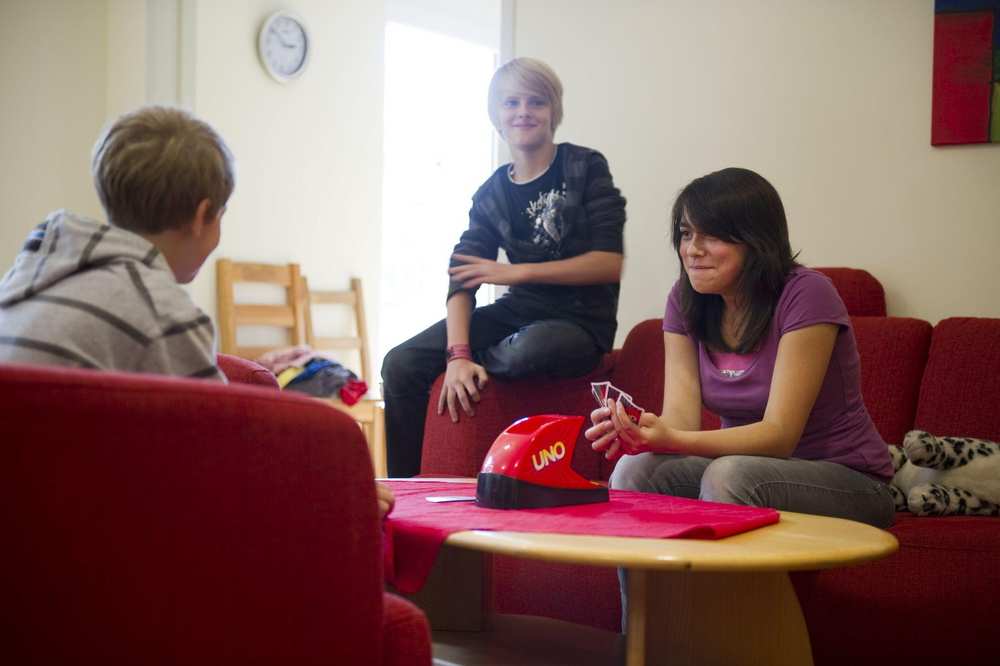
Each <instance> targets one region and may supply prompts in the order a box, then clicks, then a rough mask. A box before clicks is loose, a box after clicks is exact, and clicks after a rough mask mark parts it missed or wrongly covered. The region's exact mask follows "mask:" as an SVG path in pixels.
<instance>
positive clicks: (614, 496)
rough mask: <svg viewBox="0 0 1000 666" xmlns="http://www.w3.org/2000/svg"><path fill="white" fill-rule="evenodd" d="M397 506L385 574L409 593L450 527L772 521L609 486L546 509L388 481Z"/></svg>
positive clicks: (719, 525)
mask: <svg viewBox="0 0 1000 666" xmlns="http://www.w3.org/2000/svg"><path fill="white" fill-rule="evenodd" d="M387 483H388V484H389V485H390V486H392V491H393V492H394V493H395V494H396V506H395V508H393V510H392V513H391V514H389V517H388V518H386V521H385V576H386V580H387V581H388V582H390V583H392V584H393V585H395V586H396V588H397V589H398V590H400V591H401V592H405V593H408V594H412V593H413V592H416V591H417V590H419V589H420V588H421V587H422V586H423V584H424V582H425V581H426V580H427V575H428V574H429V573H430V570H431V567H432V566H433V565H434V560H435V559H437V554H438V551H439V550H440V548H441V544H442V543H444V540H445V539H446V538H447V537H448V535H449V534H451V533H452V532H461V531H463V530H498V531H511V532H547V533H550V534H588V535H596V536H620V537H642V538H646V539H665V538H671V537H683V538H686V539H721V538H723V537H727V536H730V535H732V534H738V533H740V532H746V531H749V530H752V529H755V528H757V527H762V526H764V525H770V524H772V523H776V522H778V519H779V514H778V512H777V511H776V510H774V509H759V508H756V507H748V506H737V505H734V504H719V503H716V502H702V501H699V500H690V499H683V498H680V497H669V496H667V495H655V494H652V493H637V492H629V491H624V490H612V491H611V500H610V501H609V502H600V503H597V504H577V505H575V506H560V507H553V508H550V509H522V510H502V509H486V508H483V507H480V506H477V505H476V503H475V502H449V503H434V502H428V501H427V497H431V496H435V495H470V496H474V495H475V494H476V486H475V484H474V483H448V482H440V481H437V482H433V481H431V482H428V481H389V482H387Z"/></svg>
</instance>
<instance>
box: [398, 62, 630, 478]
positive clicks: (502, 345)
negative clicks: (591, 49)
mask: <svg viewBox="0 0 1000 666" xmlns="http://www.w3.org/2000/svg"><path fill="white" fill-rule="evenodd" d="M488 112H489V116H490V120H491V121H492V123H493V126H494V127H495V128H496V130H497V132H498V133H499V134H500V137H501V138H502V139H503V140H504V141H505V142H506V143H507V147H508V148H509V149H510V154H511V158H512V160H511V163H510V164H506V165H504V166H502V167H500V168H499V169H497V170H496V172H494V173H493V175H492V176H490V177H489V178H488V179H487V180H486V182H485V183H483V185H482V186H481V187H480V188H479V190H478V191H477V192H476V193H475V194H474V195H473V197H472V209H471V210H470V211H469V228H468V229H467V230H466V231H465V232H464V233H463V234H462V237H461V239H460V240H459V242H458V244H457V245H456V246H455V249H454V252H453V254H452V257H451V266H450V268H449V271H448V272H449V274H450V276H451V281H450V285H449V287H448V296H447V318H446V319H445V320H443V321H441V322H438V323H437V324H435V325H434V326H431V327H430V328H428V329H427V330H425V331H424V332H423V333H419V334H418V335H416V336H414V337H413V338H411V339H410V340H408V341H406V342H404V343H402V344H401V345H399V346H398V347H396V348H395V349H393V350H392V351H390V352H389V354H388V355H386V358H385V362H384V364H383V366H382V379H383V388H384V393H385V409H386V439H387V447H388V458H389V476H412V475H414V474H417V473H418V472H419V471H420V458H421V448H422V444H423V433H424V415H425V413H426V411H427V406H428V400H429V397H430V396H429V393H430V387H431V384H432V383H433V382H434V380H435V379H436V378H437V376H438V375H439V374H441V372H442V371H444V373H445V379H444V385H443V387H442V391H441V394H440V396H439V398H438V401H437V413H438V414H439V415H441V414H443V413H444V412H445V411H447V412H448V415H449V416H450V418H451V420H452V421H458V419H459V415H460V413H462V412H464V413H465V414H466V415H468V416H472V415H473V414H474V413H475V403H476V402H478V401H479V399H480V391H481V390H482V389H483V387H484V386H485V385H486V382H487V380H488V378H489V377H490V376H493V377H499V378H501V379H518V378H524V377H534V376H543V377H544V376H549V377H575V376H580V375H584V374H586V373H587V372H590V371H591V370H593V368H594V367H595V366H596V365H597V364H598V362H599V361H600V359H601V355H602V354H603V353H604V352H607V351H609V350H610V349H611V345H612V343H613V341H614V337H615V329H616V327H617V320H616V316H617V310H618V288H619V280H620V278H621V271H622V263H623V242H622V230H623V227H624V224H625V199H624V198H623V197H622V196H621V193H620V192H619V191H618V188H616V187H615V184H614V182H613V180H612V178H611V172H610V170H609V168H608V162H607V160H606V159H605V158H604V156H603V155H601V153H599V152H597V151H596V150H593V149H591V148H585V147H583V146H576V145H573V144H571V143H559V144H556V143H555V140H554V135H555V131H556V128H557V127H558V126H559V123H560V122H561V121H562V115H563V108H562V83H561V82H560V81H559V77H557V76H556V74H555V72H553V71H552V69H551V68H550V67H549V66H548V65H546V64H545V63H543V62H541V61H539V60H535V59H532V58H515V59H514V60H511V61H510V62H508V63H506V64H505V65H503V66H502V67H500V68H499V69H498V70H497V71H496V73H495V74H494V75H493V80H492V82H491V83H490V88H489V94H488ZM501 248H502V249H503V250H504V252H505V253H506V255H507V258H508V260H509V263H501V262H498V261H497V257H498V250H499V249H501ZM482 284H496V285H505V286H509V287H510V289H509V290H508V292H507V293H506V294H505V295H504V296H503V297H502V298H500V299H499V300H498V301H497V302H496V303H493V304H491V305H486V306H484V307H480V308H477V307H475V300H474V296H475V292H476V290H477V289H478V288H479V286H480V285H482Z"/></svg>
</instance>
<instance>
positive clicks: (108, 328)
mask: <svg viewBox="0 0 1000 666" xmlns="http://www.w3.org/2000/svg"><path fill="white" fill-rule="evenodd" d="M0 363H32V364H41V365H68V366H75V367H81V368H93V369H100V370H117V371H123V372H147V373H155V374H162V375H177V376H182V377H202V378H208V379H215V380H218V381H225V377H224V376H223V375H222V373H221V372H220V371H219V369H218V367H217V366H216V362H215V329H214V328H213V326H212V322H211V320H210V319H209V318H208V316H207V315H206V314H205V313H204V312H202V311H201V310H200V309H198V307H197V306H196V305H195V304H194V302H193V301H192V300H191V298H190V296H188V294H187V292H185V291H184V290H183V289H182V288H181V287H180V285H178V284H177V281H176V280H175V279H174V275H173V273H172V272H171V270H170V266H169V265H167V261H166V259H165V258H164V257H163V255H162V254H160V252H159V250H157V249H156V248H155V247H154V246H153V245H152V244H151V243H150V242H149V241H147V240H146V239H144V238H143V237H141V236H139V235H137V234H134V233H132V232H130V231H126V230H125V229H121V228H119V227H114V226H111V225H108V224H101V223H99V222H96V221H94V220H90V219H86V218H83V217H79V216H77V215H74V214H73V213H70V212H68V211H65V210H58V211H56V212H54V213H51V214H50V215H49V216H48V218H46V220H45V221H44V222H42V223H41V224H40V225H38V226H37V227H36V228H35V229H33V230H32V232H31V233H30V234H29V235H28V239H27V240H26V241H25V244H24V247H23V248H22V250H21V253H20V254H19V255H18V256H17V259H16V261H15V262H14V267H13V268H11V269H10V271H8V272H7V275H6V276H4V278H3V281H2V282H0Z"/></svg>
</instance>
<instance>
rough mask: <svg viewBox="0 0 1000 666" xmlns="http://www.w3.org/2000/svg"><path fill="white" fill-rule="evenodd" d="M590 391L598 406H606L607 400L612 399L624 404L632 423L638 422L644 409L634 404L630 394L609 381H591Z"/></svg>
mask: <svg viewBox="0 0 1000 666" xmlns="http://www.w3.org/2000/svg"><path fill="white" fill-rule="evenodd" d="M590 392H591V393H592V394H593V396H594V400H596V401H597V404H598V406H599V407H607V405H608V400H614V401H615V402H617V403H618V404H620V405H622V406H624V407H625V413H626V414H628V417H629V418H630V419H631V420H632V422H633V423H639V418H640V417H641V416H642V414H643V412H644V411H645V410H644V409H643V408H642V407H639V406H638V405H637V404H635V401H634V400H633V399H632V396H630V395H629V394H628V393H626V392H625V391H623V390H621V389H620V388H618V387H617V386H615V385H614V384H612V383H611V382H591V383H590Z"/></svg>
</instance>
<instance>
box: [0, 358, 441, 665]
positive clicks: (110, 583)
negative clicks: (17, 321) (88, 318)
mask: <svg viewBox="0 0 1000 666" xmlns="http://www.w3.org/2000/svg"><path fill="white" fill-rule="evenodd" d="M234 363H235V362H233V363H230V362H229V360H227V359H220V365H222V367H223V368H224V370H226V371H227V372H232V373H233V374H230V377H233V378H235V377H236V375H237V374H238V373H237V372H236V371H235V370H234V369H233V366H234ZM240 365H243V364H235V366H240ZM251 365H252V364H251ZM227 366H228V367H227ZM237 369H238V368H237ZM243 370H247V371H249V375H248V376H249V377H250V378H253V375H255V374H256V373H255V371H254V369H253V368H252V367H243ZM263 379H264V378H263V377H262V376H258V377H257V380H260V381H263ZM272 383H273V382H272ZM0 434H2V437H0V442H2V447H3V448H2V450H3V463H2V464H0V526H2V527H3V532H4V534H5V535H6V538H5V539H4V543H5V547H4V548H3V549H2V550H0V572H2V573H0V581H2V589H3V590H4V601H3V604H2V608H3V610H2V619H0V626H2V627H3V645H4V648H3V653H4V657H5V660H7V661H8V662H9V663H19V664H33V663H34V664H49V663H76V662H84V663H87V662H100V663H146V664H155V663H171V664H176V663H190V664H196V663H205V664H218V663H247V662H253V663H259V664H269V663H275V664H278V663H281V664H291V663H302V664H306V663H324V664H376V665H377V664H398V665H403V664H406V665H409V664H420V663H423V664H430V661H431V658H430V638H429V631H428V627H427V622H426V618H425V617H424V616H423V614H422V613H421V612H420V611H419V610H417V609H416V608H415V607H414V606H412V605H411V604H409V602H406V601H405V600H402V599H399V598H398V597H392V596H390V595H385V594H384V592H383V583H382V571H381V536H380V526H379V522H378V518H377V515H376V504H375V495H374V483H373V476H372V467H371V462H370V460H369V457H368V452H367V448H366V447H365V443H364V441H363V438H362V435H361V432H360V430H359V429H358V428H357V426H356V425H355V424H354V422H353V421H351V419H350V418H348V417H347V416H345V415H344V414H342V413H340V412H338V411H337V410H334V409H330V408H329V407H328V406H326V405H324V404H322V403H319V402H317V401H315V400H312V399H309V398H307V397H303V396H298V395H289V394H282V393H279V392H277V391H272V390H266V389H262V388H257V387H250V386H244V385H239V384H231V385H229V386H223V385H220V384H216V383H211V382H205V381H195V380H185V379H176V378H165V377H156V376H149V375H125V374H118V373H103V372H101V373H99V372H91V371H82V370H71V369H62V368H40V367H27V366H13V365H8V366H0Z"/></svg>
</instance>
